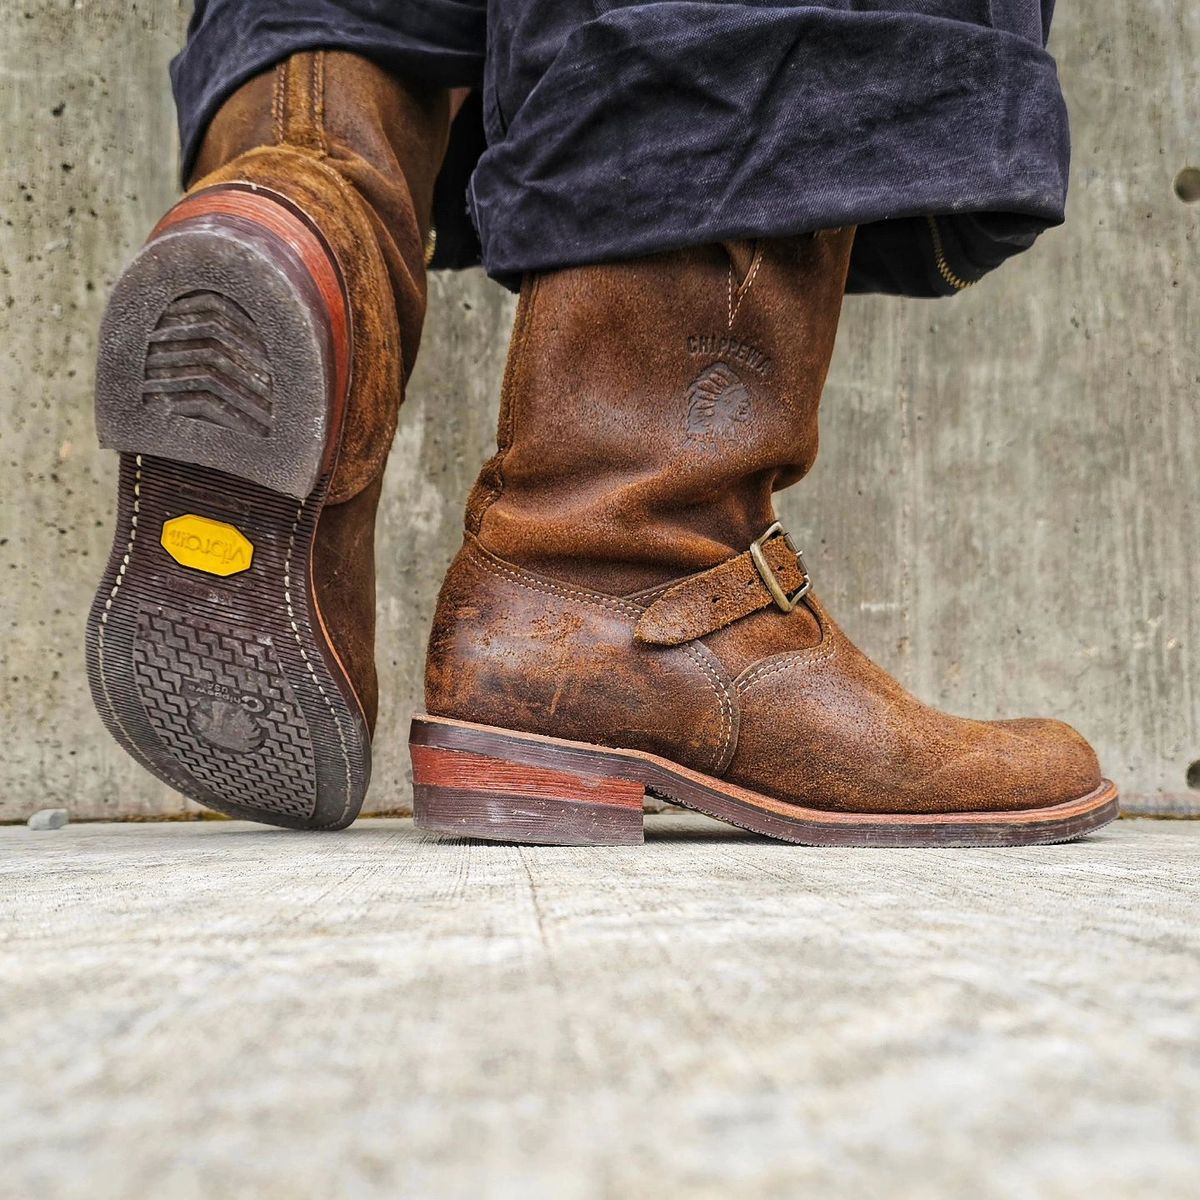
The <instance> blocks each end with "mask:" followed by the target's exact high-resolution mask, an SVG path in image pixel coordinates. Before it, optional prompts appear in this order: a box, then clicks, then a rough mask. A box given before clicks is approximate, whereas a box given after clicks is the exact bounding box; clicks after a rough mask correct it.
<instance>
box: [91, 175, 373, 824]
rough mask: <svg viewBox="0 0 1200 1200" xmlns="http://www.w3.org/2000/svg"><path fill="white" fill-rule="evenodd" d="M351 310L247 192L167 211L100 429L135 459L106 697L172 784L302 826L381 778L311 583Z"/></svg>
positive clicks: (353, 810) (109, 634)
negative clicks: (373, 768) (375, 776)
mask: <svg viewBox="0 0 1200 1200" xmlns="http://www.w3.org/2000/svg"><path fill="white" fill-rule="evenodd" d="M348 313H349V309H348V305H347V302H346V298H345V294H344V290H343V287H342V282H341V276H340V272H339V271H338V268H337V264H336V260H335V259H334V257H333V255H332V252H331V251H330V250H329V248H328V246H327V245H326V244H325V243H324V241H323V239H322V238H321V236H320V234H319V232H318V231H317V229H316V227H315V226H314V225H313V224H312V223H311V222H310V221H309V220H308V219H307V218H306V217H305V216H304V215H303V214H302V213H300V212H299V210H297V209H295V208H294V207H293V206H291V205H290V204H289V203H288V202H287V201H286V200H284V198H282V197H279V196H275V195H273V194H271V193H266V192H263V191H261V190H259V189H254V188H250V187H248V186H247V187H243V186H239V185H230V186H222V187H219V188H214V189H209V190H207V191H205V192H200V193H197V194H195V195H194V196H192V197H189V198H187V199H185V200H184V201H183V202H181V204H180V205H178V206H177V207H176V208H175V209H173V210H172V212H171V213H170V214H168V216H167V217H166V218H165V219H164V221H163V222H162V223H161V224H160V225H159V227H158V228H157V229H156V230H155V232H154V233H153V234H152V235H151V238H150V240H149V241H148V242H147V244H146V246H145V247H144V248H143V250H142V251H141V253H140V254H139V255H138V256H137V258H136V259H135V260H134V261H133V263H132V264H131V265H130V266H129V267H128V269H127V270H126V271H125V272H124V274H123V275H122V276H121V278H120V279H119V280H118V282H117V284H116V287H115V288H114V290H113V295H112V298H111V300H110V301H109V304H108V308H107V310H106V312H105V316H104V320H103V323H102V326H101V332H100V351H99V361H98V364H97V375H96V426H97V432H98V434H99V438H100V444H101V445H102V446H104V447H106V448H109V449H114V450H117V451H118V452H119V453H120V456H121V464H120V478H119V483H118V492H117V520H116V531H115V535H114V540H113V548H112V554H111V556H110V558H109V561H108V566H107V569H106V570H105V573H104V576H103V579H102V580H101V583H100V587H99V590H98V591H97V593H96V598H95V601H94V603H93V605H92V609H91V612H90V614H89V617H88V623H87V668H88V680H89V682H90V685H91V690H92V698H93V700H94V702H95V705H96V708H97V710H98V712H99V714H100V716H101V718H102V719H103V721H104V723H105V725H106V726H107V727H108V729H109V731H110V732H111V733H112V735H113V736H114V737H115V738H116V740H117V741H118V742H119V743H120V744H121V745H122V746H123V747H124V748H125V750H127V751H128V752H129V753H130V754H131V755H132V756H133V757H134V758H135V759H136V760H137V761H138V762H140V763H141V764H142V765H143V766H144V767H146V768H147V769H148V770H149V771H151V772H152V773H153V774H154V775H156V776H157V777H158V778H159V779H161V780H163V782H165V783H167V784H169V785H170V786H171V787H172V788H174V789H175V790H176V791H178V792H181V793H182V794H183V795H185V796H187V797H188V798H189V799H192V800H195V801H197V802H198V803H200V804H203V805H206V806H207V807H209V808H213V809H216V810H217V811H219V812H222V813H226V814H228V815H229V816H232V817H239V818H244V819H249V820H254V821H262V822H266V823H268V824H272V825H282V826H286V827H289V828H294V829H336V828H341V827H343V826H345V825H348V824H349V823H350V822H351V821H352V820H353V819H354V817H355V816H356V815H357V813H358V810H359V808H360V806H361V804H362V799H363V795H364V794H365V792H366V788H367V783H368V780H369V778H370V763H371V754H370V737H369V733H368V729H367V723H366V719H365V717H364V715H363V711H362V707H361V705H360V704H359V702H358V699H357V696H356V695H355V692H354V688H353V686H352V684H351V682H350V680H349V678H348V676H347V674H346V671H345V669H344V667H343V665H342V663H341V662H340V660H339V659H338V655H337V653H336V651H335V649H334V647H333V645H332V644H331V642H330V639H329V636H328V634H327V632H326V629H325V626H324V624H323V622H322V619H321V613H320V611H319V608H318V606H317V602H316V597H315V593H314V590H313V583H312V556H313V541H314V537H315V532H316V526H317V520H318V518H319V516H320V513H321V509H322V507H323V504H324V501H325V497H326V495H327V493H328V488H329V480H330V476H331V474H332V471H333V467H334V463H335V461H336V456H337V447H338V443H339V439H340V432H341V422H342V418H343V415H344V411H345V397H346V390H347V386H348V374H349V361H350V357H349V347H350V342H349V338H350V333H349V326H348V320H349V317H348Z"/></svg>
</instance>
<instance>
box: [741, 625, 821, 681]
mask: <svg viewBox="0 0 1200 1200" xmlns="http://www.w3.org/2000/svg"><path fill="white" fill-rule="evenodd" d="M825 636H826V638H827V639H828V641H829V645H828V646H827V647H825V648H824V649H822V650H821V651H820V653H813V651H812V650H801V651H798V652H797V653H795V654H788V655H786V656H785V657H784V658H783V659H782V660H779V659H768V660H767V661H766V662H764V663H760V664H759V665H758V666H757V667H754V668H753V669H752V670H751V671H750V673H749V674H748V675H743V676H742V678H741V679H739V680H737V681H736V685H735V686H736V687H737V691H738V695H739V696H740V695H742V694H743V693H744V692H745V691H746V689H747V688H749V686H750V685H751V684H752V683H757V682H758V681H759V680H761V679H765V678H766V677H767V676H768V675H774V674H775V673H776V672H778V671H786V670H787V669H788V668H789V667H793V666H800V667H815V666H818V665H820V664H821V663H823V662H828V661H829V659H831V658H832V657H833V655H834V653H835V652H836V650H837V642H836V640H835V639H834V636H833V634H832V633H831V632H830V631H829V630H826V632H825Z"/></svg>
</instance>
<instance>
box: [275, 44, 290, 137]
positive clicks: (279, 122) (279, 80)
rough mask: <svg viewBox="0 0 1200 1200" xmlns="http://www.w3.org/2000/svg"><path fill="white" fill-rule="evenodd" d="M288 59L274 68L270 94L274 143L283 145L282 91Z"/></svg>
mask: <svg viewBox="0 0 1200 1200" xmlns="http://www.w3.org/2000/svg"><path fill="white" fill-rule="evenodd" d="M287 75H288V60H287V59H286V58H285V59H284V60H283V62H281V63H280V64H279V66H277V67H276V68H275V87H274V91H273V93H272V96H271V116H272V118H273V120H274V124H275V144H276V145H277V146H282V145H283V93H284V92H285V91H286V90H287Z"/></svg>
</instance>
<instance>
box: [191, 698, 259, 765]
mask: <svg viewBox="0 0 1200 1200" xmlns="http://www.w3.org/2000/svg"><path fill="white" fill-rule="evenodd" d="M182 695H183V700H184V703H185V704H186V705H187V724H188V728H189V729H190V730H191V731H192V732H193V733H194V734H195V735H196V736H197V737H198V738H202V739H203V740H204V741H206V742H208V743H209V745H211V746H216V747H218V748H219V749H221V750H232V751H233V752H234V753H236V754H248V753H250V752H251V751H253V750H257V749H258V748H259V747H260V746H261V745H262V744H263V742H264V741H265V740H266V736H267V735H266V730H265V729H264V728H263V725H262V722H261V721H260V720H259V719H258V718H259V716H260V715H261V714H262V713H263V711H264V709H265V705H264V704H263V702H262V700H261V699H259V697H257V696H240V695H238V693H237V692H235V691H233V690H232V689H231V688H226V687H222V686H221V685H220V684H207V683H200V682H194V683H190V684H187V685H185V687H184V688H183V692H182Z"/></svg>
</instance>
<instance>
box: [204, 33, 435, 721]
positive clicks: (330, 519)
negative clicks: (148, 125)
mask: <svg viewBox="0 0 1200 1200" xmlns="http://www.w3.org/2000/svg"><path fill="white" fill-rule="evenodd" d="M448 136H449V97H448V94H447V93H446V92H445V91H441V90H438V91H434V90H430V91H428V92H422V93H418V92H417V91H415V90H412V89H410V88H408V87H406V86H405V85H404V84H402V83H401V82H399V81H398V80H397V79H395V78H394V77H392V76H391V75H389V74H387V73H386V72H384V71H383V70H381V69H380V68H378V67H376V66H374V65H373V64H372V63H370V62H369V61H367V60H366V59H363V58H359V57H358V56H356V55H353V54H346V53H341V52H335V51H315V52H312V53H305V54H297V55H294V56H293V57H291V58H289V59H287V60H286V61H284V62H283V63H281V64H279V66H277V67H276V68H275V69H273V70H271V71H268V72H266V73H264V74H263V75H260V76H258V77H257V78H255V79H252V80H251V81H250V82H248V83H247V84H246V85H245V86H243V87H242V88H241V89H239V90H238V91H237V92H236V93H235V94H234V95H233V96H231V97H230V99H229V100H228V101H227V102H226V103H225V105H224V106H223V107H222V108H221V110H220V112H219V113H218V114H217V116H216V117H215V118H214V120H213V122H212V124H211V125H210V127H209V129H208V132H207V135H206V137H205V140H204V144H203V146H202V148H201V152H200V156H199V159H198V161H197V166H196V170H195V173H194V176H193V180H192V183H191V191H198V190H200V189H202V188H207V187H211V186H213V185H215V184H222V183H234V182H241V183H250V184H254V185H257V186H259V187H263V188H269V189H271V190H272V191H275V192H278V193H280V194H282V195H284V196H286V197H287V198H288V199H289V200H291V201H292V202H293V203H294V204H295V205H297V206H298V207H299V208H300V209H301V210H303V211H304V212H305V213H306V214H307V215H308V216H309V218H310V219H311V220H312V221H313V222H314V223H315V224H316V225H317V227H318V228H319V229H320V231H321V233H322V234H323V236H324V238H325V240H326V242H327V243H328V245H329V246H330V248H331V250H332V251H333V253H334V256H335V257H336V259H337V261H338V265H339V267H340V268H341V271H342V275H343V278H344V281H345V284H346V292H347V295H348V299H349V303H350V313H351V378H350V394H349V398H348V403H347V409H346V417H345V421H344V424H343V427H342V431H341V442H340V446H339V450H338V457H337V462H336V465H335V467H334V473H333V478H332V480H331V482H330V490H329V498H328V500H327V502H326V505H325V507H324V508H323V510H322V512H321V516H320V520H319V523H318V526H317V533H316V543H315V548H314V558H313V586H314V590H315V592H316V596H317V601H318V605H319V607H320V610H321V613H322V616H323V619H324V621H325V623H326V627H327V632H328V633H329V635H330V638H331V641H332V642H333V645H334V647H335V649H336V650H337V652H338V656H339V657H340V658H341V659H342V663H343V666H345V668H346V670H347V674H348V675H349V677H350V679H351V682H352V683H353V685H354V688H355V692H356V694H357V695H358V698H359V700H360V702H361V703H362V706H363V710H364V712H365V714H366V717H367V723H368V725H369V726H370V727H371V728H372V729H373V728H374V724H375V717H376V711H377V706H378V686H377V683H376V675H375V663H374V643H375V567H374V527H375V513H376V508H377V505H378V501H379V491H380V483H381V479H382V474H383V468H384V464H385V462H386V459H387V454H388V450H389V448H390V446H391V443H392V437H393V434H394V432H395V428H396V419H397V414H398V411H399V408H400V403H401V400H402V397H403V392H404V384H405V381H406V379H407V377H408V375H409V373H410V372H411V370H412V366H413V363H414V361H415V358H416V353H417V347H418V345H419V343H420V337H421V326H422V324H423V322H424V319H425V296H426V287H425V241H426V238H427V236H428V232H429V222H430V210H431V207H432V197H433V184H434V180H435V179H436V177H437V172H438V168H439V166H440V164H441V161H442V157H443V155H444V153H445V148H446V142H447V138H448Z"/></svg>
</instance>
